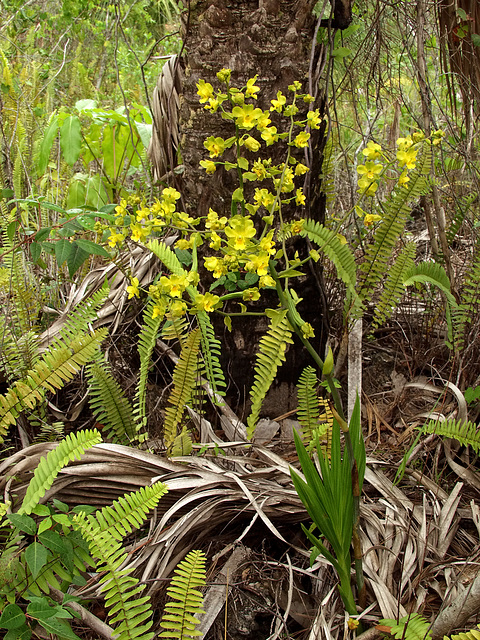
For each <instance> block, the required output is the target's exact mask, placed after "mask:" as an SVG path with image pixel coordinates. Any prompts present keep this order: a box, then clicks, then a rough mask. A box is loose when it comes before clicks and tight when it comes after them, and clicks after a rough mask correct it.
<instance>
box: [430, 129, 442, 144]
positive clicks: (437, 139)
mask: <svg viewBox="0 0 480 640" xmlns="http://www.w3.org/2000/svg"><path fill="white" fill-rule="evenodd" d="M444 137H445V131H442V129H437V130H436V131H434V132H433V133H432V144H434V145H435V146H436V145H437V144H440V143H441V142H442V140H443V138H444Z"/></svg>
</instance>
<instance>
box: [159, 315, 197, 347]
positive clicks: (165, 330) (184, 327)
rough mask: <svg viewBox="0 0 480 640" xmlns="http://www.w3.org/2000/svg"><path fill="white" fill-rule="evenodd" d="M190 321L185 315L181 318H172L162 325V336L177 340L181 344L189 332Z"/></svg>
mask: <svg viewBox="0 0 480 640" xmlns="http://www.w3.org/2000/svg"><path fill="white" fill-rule="evenodd" d="M189 328H190V325H189V322H188V320H187V318H186V317H185V316H182V317H181V318H171V319H169V320H167V322H165V324H164V325H163V327H162V334H161V335H162V338H163V339H164V340H177V341H178V342H180V344H181V345H183V343H184V342H185V339H186V337H187V335H188V332H189Z"/></svg>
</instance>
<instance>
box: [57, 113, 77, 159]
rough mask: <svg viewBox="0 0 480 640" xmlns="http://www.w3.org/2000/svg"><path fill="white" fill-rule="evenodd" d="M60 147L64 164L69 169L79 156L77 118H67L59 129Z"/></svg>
mask: <svg viewBox="0 0 480 640" xmlns="http://www.w3.org/2000/svg"><path fill="white" fill-rule="evenodd" d="M60 147H61V149H62V153H63V157H64V159H65V162H66V163H67V164H68V165H69V166H70V167H71V166H72V165H74V164H75V162H76V161H77V160H78V158H79V156H80V150H81V148H82V133H81V127H80V120H79V119H78V117H77V116H68V118H66V119H65V121H64V123H63V124H62V126H61V128H60Z"/></svg>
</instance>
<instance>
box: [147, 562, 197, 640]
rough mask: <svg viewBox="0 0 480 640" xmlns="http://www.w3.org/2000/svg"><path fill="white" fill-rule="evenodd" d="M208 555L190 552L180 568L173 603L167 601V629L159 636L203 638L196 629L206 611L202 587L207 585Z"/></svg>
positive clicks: (174, 639)
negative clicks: (206, 568)
mask: <svg viewBox="0 0 480 640" xmlns="http://www.w3.org/2000/svg"><path fill="white" fill-rule="evenodd" d="M205 583H206V573H205V554H204V553H203V552H202V551H190V553H189V554H188V555H187V556H186V558H185V560H182V562H180V563H179V564H178V565H177V568H176V569H175V571H174V575H173V578H172V581H171V583H170V586H169V587H168V589H167V594H168V595H169V596H170V598H171V599H172V601H173V602H167V603H166V605H165V609H164V613H163V616H162V621H161V623H160V626H161V627H163V628H164V629H166V631H162V633H161V634H160V635H159V636H158V637H159V638H170V639H171V640H177V639H178V640H188V639H189V638H194V637H196V636H197V635H200V634H199V632H198V631H196V630H195V627H196V626H197V625H198V624H200V620H198V618H197V617H196V616H198V615H199V614H200V613H205V611H204V610H203V609H202V605H203V595H202V593H201V591H199V590H198V589H199V587H203V586H205Z"/></svg>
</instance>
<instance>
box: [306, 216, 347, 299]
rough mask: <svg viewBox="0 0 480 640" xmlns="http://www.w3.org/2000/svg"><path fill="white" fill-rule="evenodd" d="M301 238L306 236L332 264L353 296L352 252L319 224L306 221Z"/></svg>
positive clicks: (334, 234) (332, 232) (330, 231)
mask: <svg viewBox="0 0 480 640" xmlns="http://www.w3.org/2000/svg"><path fill="white" fill-rule="evenodd" d="M301 235H302V236H304V237H305V236H307V237H308V238H309V240H311V241H312V242H314V243H315V244H316V245H317V246H318V248H319V249H320V251H323V252H324V253H325V255H326V256H327V257H328V258H329V259H330V260H331V261H332V262H333V264H334V265H335V268H336V270H337V273H338V276H339V277H340V278H341V279H342V280H343V282H344V283H345V284H346V285H347V287H348V288H349V290H350V293H351V294H352V295H356V294H355V283H356V280H357V269H356V265H355V259H354V257H353V254H352V252H351V251H350V249H349V247H348V246H347V245H346V244H342V243H341V242H340V239H339V238H338V237H337V234H336V233H335V231H332V230H331V229H327V228H326V227H324V226H323V225H321V224H320V223H319V222H314V221H313V220H311V219H309V220H306V222H305V224H304V225H303V229H302V232H301Z"/></svg>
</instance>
